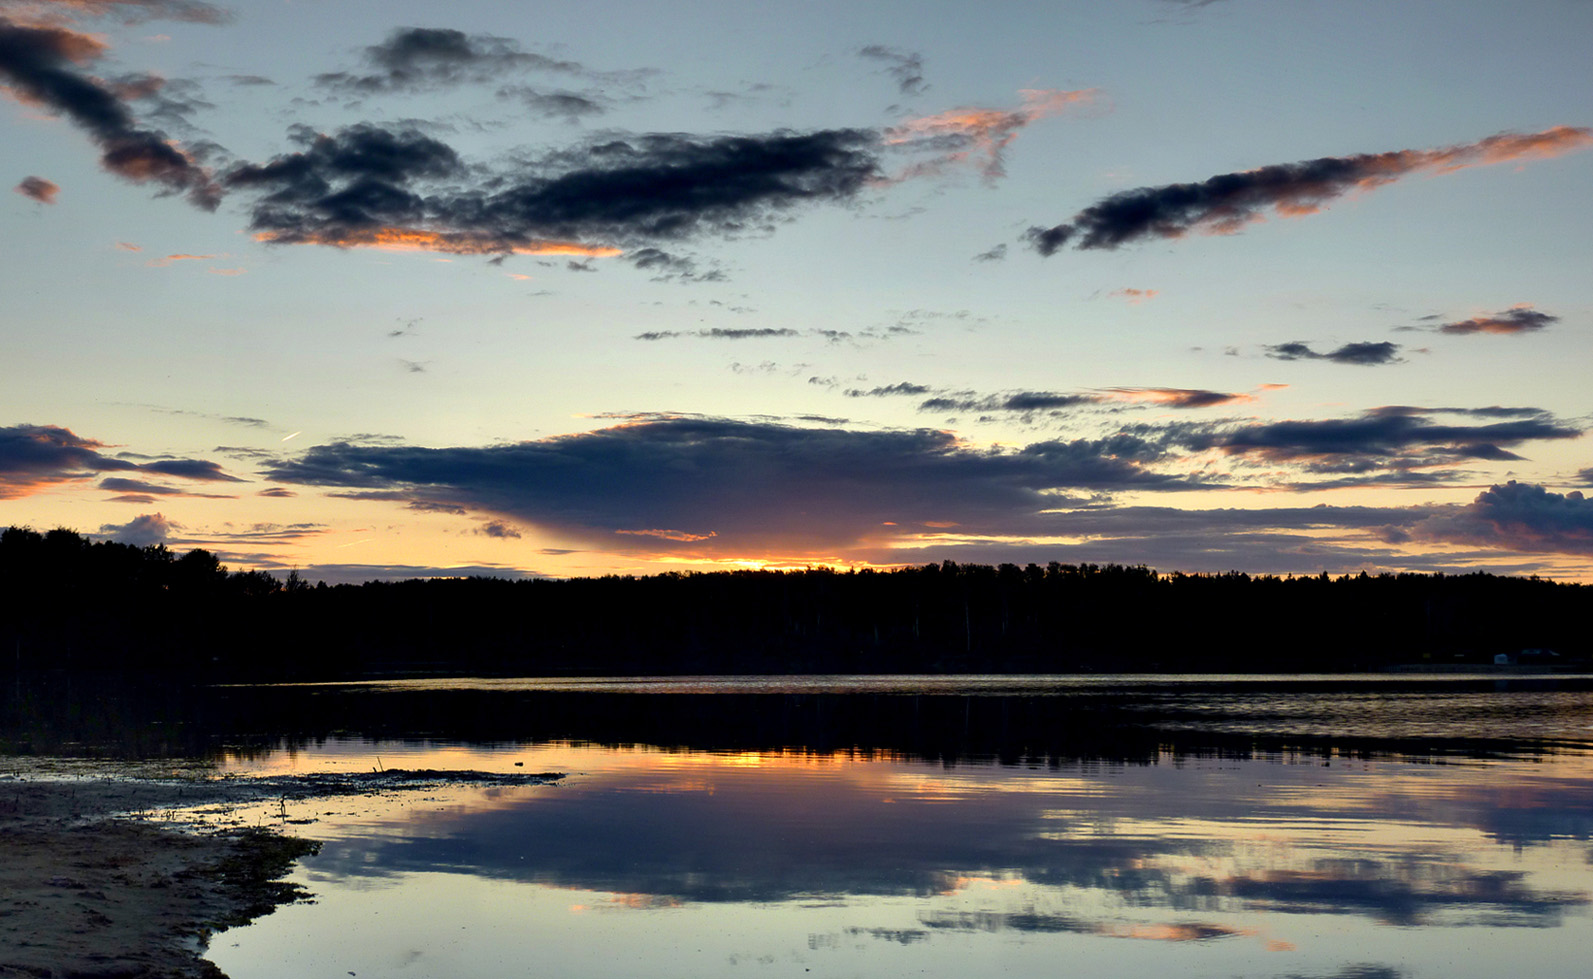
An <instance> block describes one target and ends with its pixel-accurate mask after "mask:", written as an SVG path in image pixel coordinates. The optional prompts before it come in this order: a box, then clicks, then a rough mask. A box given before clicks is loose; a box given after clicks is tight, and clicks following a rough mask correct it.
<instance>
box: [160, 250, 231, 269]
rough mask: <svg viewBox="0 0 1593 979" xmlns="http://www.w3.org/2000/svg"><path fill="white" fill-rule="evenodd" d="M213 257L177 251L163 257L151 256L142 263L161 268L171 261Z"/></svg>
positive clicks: (200, 260)
mask: <svg viewBox="0 0 1593 979" xmlns="http://www.w3.org/2000/svg"><path fill="white" fill-rule="evenodd" d="M215 257H216V256H214V255H187V254H183V253H178V254H176V255H167V256H165V257H163V258H152V259H150V260H149V261H148V262H145V263H144V264H145V265H148V266H149V267H150V268H156V269H163V268H165V267H166V266H168V265H170V264H171V263H173V262H202V261H204V260H205V259H207V258H215Z"/></svg>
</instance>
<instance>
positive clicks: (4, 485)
mask: <svg viewBox="0 0 1593 979" xmlns="http://www.w3.org/2000/svg"><path fill="white" fill-rule="evenodd" d="M104 448H106V446H105V444H104V443H103V442H97V441H95V440H94V439H88V438H82V437H80V436H78V435H77V434H75V433H73V432H72V431H71V430H70V429H65V428H60V427H58V426H55V425H11V426H9V427H0V500H4V499H12V498H16V497H21V496H28V495H30V494H33V493H37V492H39V491H40V490H43V489H47V488H48V487H50V486H52V485H55V484H57V483H63V482H68V481H72V480H79V479H88V478H89V477H91V476H94V475H96V474H98V473H107V472H122V473H131V472H151V473H160V474H161V475H166V476H177V477H180V478H183V479H193V480H201V481H207V482H215V481H225V482H238V479H237V477H235V476H229V475H227V474H226V473H224V472H222V471H221V467H220V466H218V465H216V464H215V463H213V462H206V461H204V460H200V459H164V460H160V461H156V462H150V463H143V464H139V463H135V462H131V461H129V460H127V459H118V458H114V457H111V456H107V455H105V454H103V453H102V452H101V451H100V450H102V449H104ZM139 492H143V493H148V492H152V491H151V490H149V489H147V488H144V487H140V489H139Z"/></svg>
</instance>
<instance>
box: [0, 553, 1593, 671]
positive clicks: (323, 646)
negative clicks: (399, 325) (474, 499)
mask: <svg viewBox="0 0 1593 979" xmlns="http://www.w3.org/2000/svg"><path fill="white" fill-rule="evenodd" d="M0 596H3V599H0V602H3V605H0V609H3V611H0V673H3V672H12V671H17V672H28V671H37V670H69V671H128V672H135V673H141V674H181V675H184V676H187V677H189V678H192V679H195V680H203V681H222V680H250V681H262V680H312V679H347V678H354V677H362V676H372V675H386V674H394V673H399V674H405V673H407V674H417V673H418V674H455V675H461V674H470V675H498V676H512V675H518V676H605V675H607V676H615V675H669V674H784V673H837V674H867V673H1077V672H1114V673H1115V672H1219V673H1220V672H1275V673H1295V672H1314V671H1324V672H1339V671H1351V670H1366V669H1380V668H1386V667H1389V666H1393V665H1396V664H1423V665H1427V666H1430V667H1433V668H1438V669H1442V668H1446V667H1449V668H1454V667H1462V666H1468V665H1483V664H1492V663H1493V662H1494V658H1495V656H1497V655H1501V654H1503V655H1505V656H1508V657H1511V658H1512V659H1517V658H1521V657H1522V653H1523V650H1531V651H1533V652H1528V653H1526V655H1525V657H1524V659H1525V660H1526V661H1528V662H1531V663H1532V664H1533V665H1537V666H1556V667H1580V666H1585V665H1586V662H1587V660H1588V658H1589V656H1590V654H1593V634H1590V633H1589V630H1588V629H1587V623H1588V622H1589V621H1593V586H1588V585H1582V584H1573V583H1562V582H1554V581H1550V580H1544V579H1539V578H1536V577H1533V578H1520V577H1511V576H1502V575H1491V574H1483V573H1476V574H1466V575H1443V574H1430V575H1429V574H1380V575H1367V574H1365V573H1361V574H1357V575H1344V576H1340V577H1331V576H1328V575H1326V574H1322V575H1316V576H1303V577H1277V576H1271V575H1262V576H1254V575H1248V574H1244V573H1240V572H1229V573H1226V574H1216V575H1187V574H1180V573H1172V574H1160V573H1157V572H1156V571H1153V570H1151V569H1149V568H1145V567H1141V566H1122V565H1115V564H1108V565H1091V564H1085V565H1068V564H1060V563H1056V562H1052V563H1050V564H1048V565H1045V566H1043V567H1042V566H1040V565H1036V564H1029V565H1027V566H1024V567H1019V566H1017V565H1013V564H1003V565H1000V566H998V567H991V566H988V565H976V564H955V563H953V562H951V561H946V562H942V563H940V564H926V565H923V566H920V567H907V568H902V569H898V570H868V569H865V570H858V571H846V572H842V571H835V570H831V569H827V568H810V569H806V570H799V571H767V570H765V571H750V570H748V571H721V572H704V573H696V572H687V573H676V572H670V573H665V574H658V575H650V576H641V577H634V576H605V577H598V578H571V579H551V578H532V579H523V580H506V579H499V578H482V577H474V578H462V579H414V580H409V581H398V582H367V583H365V584H361V585H336V586H332V587H328V586H327V585H325V584H324V583H321V584H316V585H311V584H309V583H308V582H306V581H304V580H302V579H301V578H300V577H299V576H298V575H297V574H296V573H294V574H290V575H288V576H287V577H286V578H285V579H278V578H277V577H276V576H274V575H271V574H269V573H266V572H263V571H229V570H228V569H227V568H226V567H224V566H223V565H222V564H221V562H220V561H219V560H218V559H217V557H216V556H215V555H214V554H212V553H210V552H208V551H205V550H200V549H196V550H192V551H188V552H187V553H185V554H178V553H176V552H173V551H172V550H170V549H168V548H166V547H165V546H163V545H151V546H145V547H138V546H133V545H129V544H122V543H117V542H113V541H95V540H91V539H89V538H86V537H84V536H83V535H80V534H78V533H75V532H73V531H70V530H65V529H57V530H51V531H48V532H45V533H40V532H38V531H35V530H31V529H28V528H21V527H11V528H9V529H7V530H5V531H4V532H3V533H0ZM1550 650H1552V651H1553V652H1552V653H1550V652H1548V651H1550Z"/></svg>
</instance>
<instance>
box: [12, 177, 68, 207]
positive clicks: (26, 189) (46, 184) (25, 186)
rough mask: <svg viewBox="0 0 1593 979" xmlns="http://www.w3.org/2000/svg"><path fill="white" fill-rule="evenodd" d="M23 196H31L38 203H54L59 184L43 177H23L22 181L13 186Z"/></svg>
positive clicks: (58, 191) (59, 190)
mask: <svg viewBox="0 0 1593 979" xmlns="http://www.w3.org/2000/svg"><path fill="white" fill-rule="evenodd" d="M12 189H13V190H15V191H16V192H17V193H19V194H21V195H22V196H23V197H31V198H33V199H34V200H36V201H38V202H39V203H40V204H54V203H55V195H57V194H59V193H60V192H61V188H60V186H58V185H57V184H55V183H52V182H51V181H48V180H45V179H44V178H43V177H23V178H22V182H21V183H19V184H17V185H16V186H15V187H14V188H12Z"/></svg>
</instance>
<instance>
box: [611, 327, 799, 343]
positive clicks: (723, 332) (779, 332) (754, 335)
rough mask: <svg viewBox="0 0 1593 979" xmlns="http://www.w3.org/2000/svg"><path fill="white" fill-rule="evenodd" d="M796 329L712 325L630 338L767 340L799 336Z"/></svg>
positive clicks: (650, 333) (648, 333)
mask: <svg viewBox="0 0 1593 979" xmlns="http://www.w3.org/2000/svg"><path fill="white" fill-rule="evenodd" d="M801 335H802V334H800V333H798V332H797V331H796V330H792V329H789V328H786V327H779V328H776V327H752V328H748V329H735V328H732V327H718V326H716V327H712V328H710V329H706V330H685V331H681V330H652V331H649V332H647V333H638V334H636V336H635V337H633V338H632V339H636V340H675V339H678V338H680V337H700V338H702V339H705V340H767V339H770V338H772V337H795V336H801Z"/></svg>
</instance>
